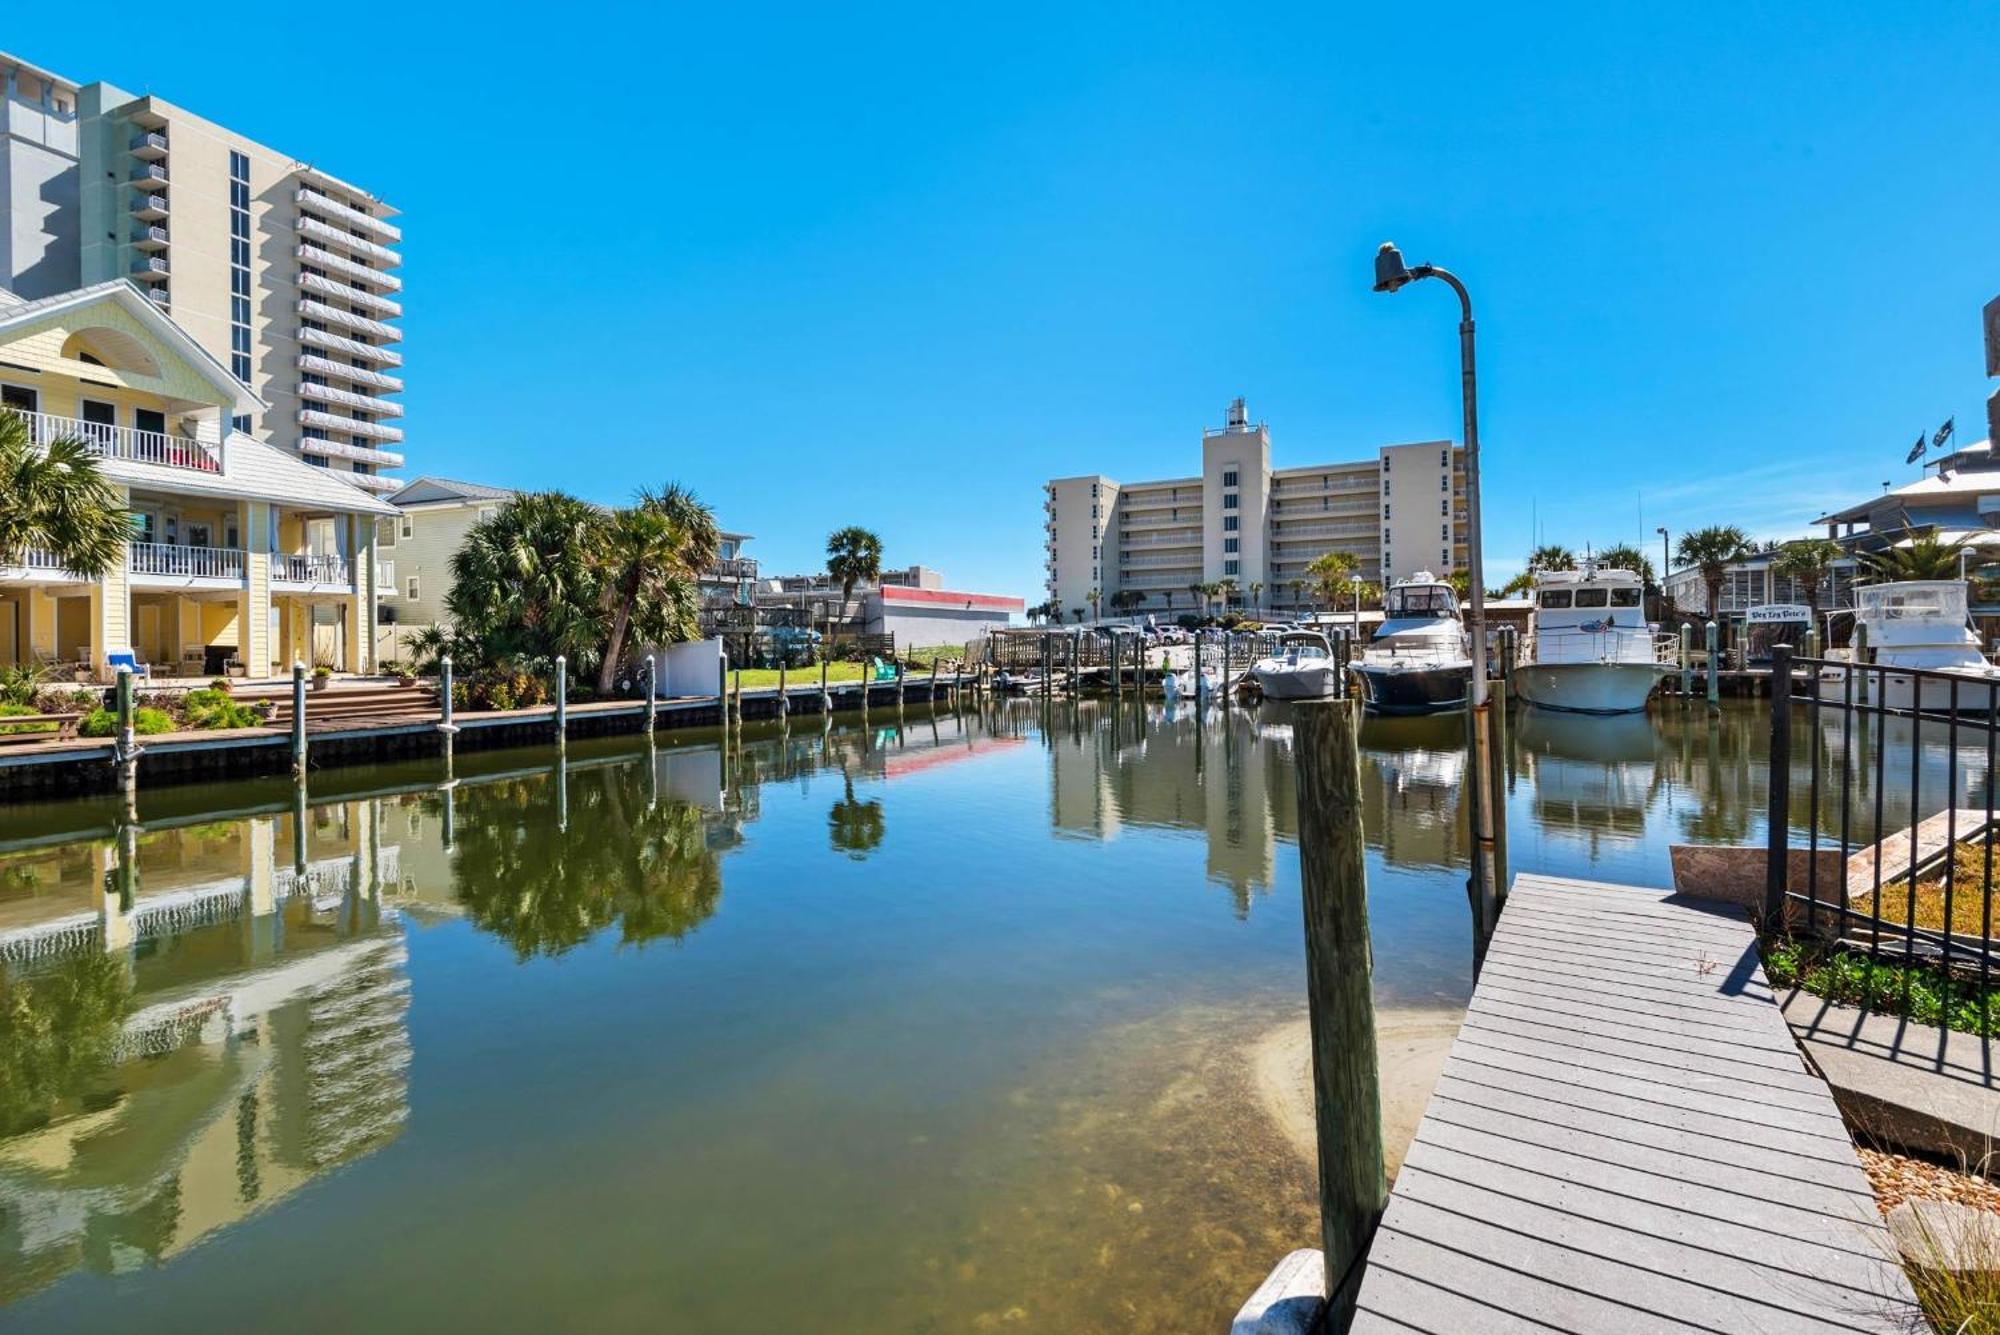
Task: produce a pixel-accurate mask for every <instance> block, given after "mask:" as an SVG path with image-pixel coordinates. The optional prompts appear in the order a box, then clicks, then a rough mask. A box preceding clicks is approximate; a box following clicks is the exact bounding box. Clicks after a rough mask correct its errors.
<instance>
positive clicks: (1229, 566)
mask: <svg viewBox="0 0 2000 1335" xmlns="http://www.w3.org/2000/svg"><path fill="white" fill-rule="evenodd" d="M1240 564H1241V563H1240V562H1237V561H1224V562H1223V563H1222V573H1223V574H1225V575H1240V574H1242V573H1243V572H1242V571H1241V570H1239V569H1238V568H1237V567H1238V566H1239V565H1240Z"/></svg>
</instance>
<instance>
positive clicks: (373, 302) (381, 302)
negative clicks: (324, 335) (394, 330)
mask: <svg viewBox="0 0 2000 1335" xmlns="http://www.w3.org/2000/svg"><path fill="white" fill-rule="evenodd" d="M299 286H300V287H303V288H306V289H308V290H309V291H313V292H320V293H324V294H325V295H327V296H329V297H332V298H334V299H335V300H337V301H351V302H353V303H354V304H355V305H357V306H362V307H365V308H366V309H368V310H371V311H374V312H375V313H376V314H378V315H386V316H388V317H390V318H391V319H393V318H395V317H396V316H399V315H401V314H402V313H403V303H402V302H400V301H394V300H391V299H390V298H388V297H382V296H377V295H376V294H375V293H373V292H370V291H368V290H367V289H366V288H361V287H356V286H355V285H354V284H352V283H347V282H342V281H341V280H339V279H337V278H322V277H320V276H319V275H318V274H316V273H302V274H300V275H299Z"/></svg>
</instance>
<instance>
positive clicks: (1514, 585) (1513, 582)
mask: <svg viewBox="0 0 2000 1335" xmlns="http://www.w3.org/2000/svg"><path fill="white" fill-rule="evenodd" d="M1534 587H1535V572H1534V571H1532V570H1523V571H1522V572H1521V573H1520V574H1518V575H1516V576H1514V578H1512V579H1510V580H1508V581H1507V582H1506V583H1505V584H1502V585H1501V586H1500V596H1501V597H1502V598H1512V597H1515V596H1516V595H1519V594H1523V593H1529V592H1532V591H1533V590H1534Z"/></svg>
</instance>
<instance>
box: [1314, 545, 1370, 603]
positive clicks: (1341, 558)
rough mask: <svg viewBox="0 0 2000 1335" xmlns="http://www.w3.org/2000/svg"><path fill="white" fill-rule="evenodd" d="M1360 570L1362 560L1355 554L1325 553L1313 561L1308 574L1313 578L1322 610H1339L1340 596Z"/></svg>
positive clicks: (1315, 592) (1315, 591)
mask: <svg viewBox="0 0 2000 1335" xmlns="http://www.w3.org/2000/svg"><path fill="white" fill-rule="evenodd" d="M1360 569H1361V558H1359V557H1357V556H1356V555H1355V554H1354V553H1353V552H1324V553H1322V554H1320V555H1318V556H1315V557H1314V558H1313V559H1312V561H1311V562H1310V563H1309V564H1308V565H1307V566H1306V574H1307V575H1309V576H1311V578H1312V585H1313V593H1314V595H1315V596H1316V597H1317V598H1318V599H1319V600H1320V605H1321V608H1322V610H1338V609H1339V606H1340V595H1341V594H1342V593H1343V592H1345V590H1346V588H1347V585H1348V584H1349V583H1351V582H1352V581H1353V579H1354V576H1355V574H1356V573H1357V572H1359V571H1360Z"/></svg>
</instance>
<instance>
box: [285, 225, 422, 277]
mask: <svg viewBox="0 0 2000 1335" xmlns="http://www.w3.org/2000/svg"><path fill="white" fill-rule="evenodd" d="M299 231H300V232H302V233H304V234H305V235H306V236H310V237H314V238H316V239H317V240H320V241H329V242H332V243H333V244H334V245H336V246H339V247H340V248H341V249H343V250H348V251H352V252H353V253H354V254H356V255H366V256H367V257H368V258H369V259H371V260H380V261H382V263H384V264H387V265H392V266H393V265H398V264H401V263H402V262H403V257H402V256H401V255H398V254H397V253H396V252H395V251H393V250H391V249H389V248H388V247H387V246H378V245H376V244H375V243H374V242H373V241H370V240H368V239H367V238H366V237H359V236H356V235H354V233H352V232H346V231H342V230H341V229H340V228H338V227H335V226H334V225H333V224H332V223H323V222H321V221H320V220H319V219H317V218H300V219H299Z"/></svg>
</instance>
